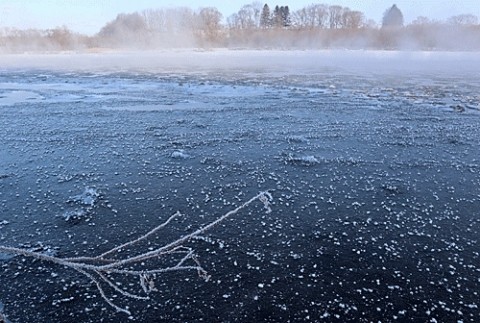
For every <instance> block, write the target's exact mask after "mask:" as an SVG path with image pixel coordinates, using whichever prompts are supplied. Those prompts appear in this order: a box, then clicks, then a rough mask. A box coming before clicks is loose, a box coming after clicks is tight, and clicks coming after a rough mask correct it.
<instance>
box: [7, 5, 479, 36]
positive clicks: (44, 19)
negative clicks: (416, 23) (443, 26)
mask: <svg viewBox="0 0 480 323" xmlns="http://www.w3.org/2000/svg"><path fill="white" fill-rule="evenodd" d="M260 2H261V3H262V4H263V3H265V2H266V3H268V5H269V6H270V7H271V8H273V7H275V6H276V5H280V6H282V5H288V6H289V7H290V10H291V11H294V10H297V9H300V8H303V7H305V6H307V5H309V4H312V3H324V4H328V5H333V4H338V5H341V6H344V7H349V8H350V9H352V10H359V11H362V12H363V13H364V14H365V15H366V17H367V18H368V19H373V20H374V21H376V22H377V23H379V22H380V21H381V19H382V16H383V13H384V12H385V10H386V9H387V8H389V7H390V6H392V5H393V4H394V3H395V4H396V5H397V6H398V7H399V8H400V10H401V11H402V12H403V15H404V18H405V22H406V23H409V22H411V21H412V20H414V19H415V18H416V17H418V16H426V17H429V18H431V19H438V20H445V19H447V18H448V17H450V16H453V15H459V14H465V13H469V14H473V15H476V16H478V17H480V1H479V0H392V1H390V0H386V1H385V0H382V1H379V0H334V1H330V0H326V1H314V0H279V1H278V2H277V1H260ZM249 3H252V1H249V0H205V1H192V0H175V1H170V0H0V28H2V27H7V28H19V29H26V28H38V29H49V28H55V27H58V26H66V27H68V28H69V29H71V30H73V31H76V32H80V33H85V34H89V35H93V34H95V33H96V32H98V31H99V30H100V28H101V27H103V26H104V25H105V24H106V23H107V22H108V21H111V20H113V19H114V18H115V17H116V16H117V14H119V13H131V12H135V11H142V10H145V9H155V8H162V7H178V6H186V7H190V8H192V9H198V8H201V7H216V8H217V9H218V10H220V12H222V14H223V16H224V19H225V18H226V17H228V16H230V15H231V14H233V13H235V12H237V11H238V10H239V9H240V8H241V7H242V6H243V5H245V4H249Z"/></svg>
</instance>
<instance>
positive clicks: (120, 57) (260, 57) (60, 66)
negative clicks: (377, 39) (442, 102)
mask: <svg viewBox="0 0 480 323" xmlns="http://www.w3.org/2000/svg"><path fill="white" fill-rule="evenodd" d="M0 66H1V67H0V70H5V69H53V70H63V71H84V72H92V71H95V72H109V71H112V72H122V71H124V72H126V71H129V72H148V73H170V72H176V73H178V72H181V73H202V72H222V73H227V72H228V73H233V74H234V73H238V72H252V73H288V74H293V73H295V74H299V73H300V74H301V73H309V74H310V73H325V72H330V71H331V69H335V70H338V71H344V72H348V73H416V72H418V73H442V74H444V73H449V74H457V75H463V74H478V73H479V72H480V56H479V55H478V53H475V52H422V51H412V52H408V51H375V50H372V51H365V50H308V51H299V50H291V51H280V50H227V49H223V50H211V51H205V50H193V49H192V50H168V51H136V52H103V53H71V52H66V53H51V54H21V55H0Z"/></svg>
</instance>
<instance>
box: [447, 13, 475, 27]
mask: <svg viewBox="0 0 480 323" xmlns="http://www.w3.org/2000/svg"><path fill="white" fill-rule="evenodd" d="M447 22H448V23H449V24H451V25H454V26H474V25H478V17H477V16H475V15H472V14H462V15H457V16H452V17H450V18H448V20H447Z"/></svg>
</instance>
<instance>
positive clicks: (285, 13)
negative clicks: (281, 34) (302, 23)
mask: <svg viewBox="0 0 480 323" xmlns="http://www.w3.org/2000/svg"><path fill="white" fill-rule="evenodd" d="M280 10H281V14H282V26H283V27H289V26H290V25H291V24H292V21H291V19H290V9H289V8H288V6H285V7H281V8H280Z"/></svg>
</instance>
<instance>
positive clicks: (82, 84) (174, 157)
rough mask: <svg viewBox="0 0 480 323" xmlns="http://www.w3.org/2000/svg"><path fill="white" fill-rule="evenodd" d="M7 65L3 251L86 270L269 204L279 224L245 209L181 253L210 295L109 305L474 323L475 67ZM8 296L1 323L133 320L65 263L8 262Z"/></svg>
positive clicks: (425, 59) (479, 267)
mask: <svg viewBox="0 0 480 323" xmlns="http://www.w3.org/2000/svg"><path fill="white" fill-rule="evenodd" d="M47 56H48V55H47ZM134 58H135V59H134ZM0 61H2V64H3V65H2V66H3V67H0V147H1V148H0V149H1V150H0V245H5V246H13V247H23V248H29V249H34V250H40V251H42V250H45V251H49V252H55V253H56V254H58V255H59V256H65V257H68V256H75V255H89V254H92V253H94V254H97V253H99V252H102V251H105V250H108V249H109V248H112V247H113V246H115V245H118V244H120V243H122V242H125V241H126V240H128V239H133V238H135V237H137V236H139V235H140V234H143V233H145V232H146V231H148V230H149V229H151V228H153V227H155V226H156V225H158V224H159V223H161V222H163V221H164V220H165V219H166V218H167V217H168V216H170V215H171V214H173V213H175V212H176V211H180V212H181V213H182V214H184V216H183V217H182V218H181V219H180V220H178V221H175V222H174V223H172V224H171V227H170V229H168V230H166V231H165V234H164V235H163V236H160V239H164V240H166V241H168V239H172V238H175V237H178V236H180V235H182V234H185V233H188V232H191V231H192V230H194V229H195V228H198V227H199V226H201V225H202V224H204V223H207V222H209V221H211V220H213V219H215V218H216V217H218V216H220V215H222V214H224V213H225V212H227V211H229V210H231V209H233V208H235V207H236V206H238V205H239V204H241V203H242V202H243V201H246V200H248V199H249V198H251V197H252V196H254V195H256V194H257V193H258V192H260V191H265V190H269V191H270V192H271V194H272V195H273V198H274V199H273V202H272V205H271V208H272V212H271V213H269V214H267V213H265V212H264V210H263V209H262V207H261V205H255V206H251V207H249V208H247V209H245V210H243V211H242V212H240V213H239V214H237V215H235V216H234V217H232V218H231V219H229V220H227V221H225V222H223V223H222V224H221V225H220V226H218V227H216V228H215V229H214V230H211V231H209V232H208V234H206V235H205V237H203V238H201V239H195V240H194V241H191V242H190V243H189V246H192V247H194V248H195V250H196V252H197V253H198V255H199V260H200V261H201V263H202V265H203V267H204V268H205V269H206V270H207V271H208V273H209V274H210V275H211V280H210V281H208V282H205V281H203V280H201V279H199V278H197V276H196V273H193V274H192V273H188V272H180V273H170V274H165V275H164V276H162V277H157V283H156V287H157V288H158V289H159V290H160V291H159V292H157V293H154V294H152V295H151V297H152V300H149V301H133V302H132V301H131V300H128V299H124V298H123V297H120V296H118V297H117V298H116V301H117V303H119V304H120V305H123V306H124V305H125V304H127V305H129V307H130V310H131V311H132V313H133V317H132V320H134V321H138V322H194V321H195V322H198V321H205V322H287V321H290V322H301V321H305V322H311V321H314V322H318V321H326V322H330V321H338V322H345V321H355V322H370V321H380V320H381V321H382V322H383V321H387V322H389V321H394V320H399V321H416V322H435V320H436V321H438V322H440V321H443V322H447V321H448V322H457V321H463V322H474V321H475V320H477V319H478V317H480V309H479V306H480V301H479V300H480V295H479V293H480V245H479V242H478V239H479V237H480V211H479V210H480V149H479V143H480V126H479V125H480V94H479V93H480V83H479V82H478V75H479V73H480V64H479V59H478V58H475V55H473V54H465V53H464V54H454V53H436V54H422V53H417V54H412V53H410V54H405V53H404V54H398V53H397V54H395V53H375V52H372V53H363V52H362V53H354V54H352V53H349V52H337V53H335V52H271V53H270V54H269V53H267V52H232V53H229V52H206V53H204V52H198V53H190V52H179V53H160V54H158V55H157V54H155V55H154V54H152V53H150V54H146V55H143V56H142V55H139V56H138V57H137V56H135V55H134V54H132V53H130V54H111V55H107V54H103V55H91V56H89V55H84V56H80V57H77V58H74V57H73V58H72V57H71V56H69V55H57V56H55V55H52V56H48V57H47V58H45V57H37V56H33V55H30V56H28V55H27V56H25V57H23V58H22V57H20V58H19V57H17V56H6V57H3V58H2V59H0ZM57 63H58V65H57ZM0 286H2V287H1V288H0V311H1V310H3V312H4V313H5V315H7V317H8V318H9V320H11V321H12V322H17V321H18V322H34V321H36V322H70V321H76V322H101V321H104V322H116V321H119V320H120V321H124V320H125V318H126V316H125V314H123V313H116V312H115V311H114V309H113V308H112V307H110V306H109V305H108V304H107V303H105V302H104V301H103V300H102V298H101V297H100V296H99V295H98V292H97V290H96V288H95V286H94V285H92V284H91V283H90V282H89V281H88V279H86V278H85V277H84V276H82V275H81V274H79V273H77V272H75V271H71V270H69V269H67V268H63V267H62V266H57V265H54V264H49V263H42V262H39V261H32V260H31V259H27V258H25V259H23V258H22V257H14V258H12V257H10V256H9V255H7V254H0ZM106 289H107V288H106ZM109 294H110V293H109ZM114 294H115V293H111V295H114ZM2 308H3V309H2Z"/></svg>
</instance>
